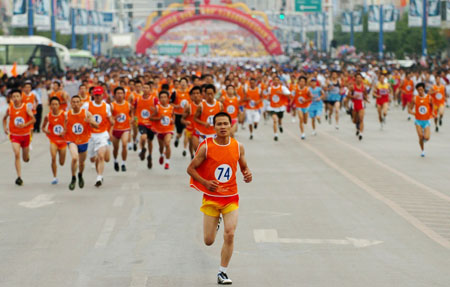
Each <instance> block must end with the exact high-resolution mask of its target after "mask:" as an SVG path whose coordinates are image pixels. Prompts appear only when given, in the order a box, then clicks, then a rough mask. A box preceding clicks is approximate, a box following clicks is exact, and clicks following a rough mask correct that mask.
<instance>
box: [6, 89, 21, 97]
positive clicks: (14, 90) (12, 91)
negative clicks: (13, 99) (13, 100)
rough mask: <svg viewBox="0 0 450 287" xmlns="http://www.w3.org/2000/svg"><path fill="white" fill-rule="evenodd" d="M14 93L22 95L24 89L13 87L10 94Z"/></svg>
mask: <svg viewBox="0 0 450 287" xmlns="http://www.w3.org/2000/svg"><path fill="white" fill-rule="evenodd" d="M14 93H19V94H20V95H22V91H21V90H19V89H12V90H11V91H10V92H9V94H10V95H11V96H12V94H14Z"/></svg>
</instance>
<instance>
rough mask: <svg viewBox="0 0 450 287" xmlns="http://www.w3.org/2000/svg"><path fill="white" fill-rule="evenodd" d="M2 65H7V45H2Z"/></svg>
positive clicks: (0, 47)
mask: <svg viewBox="0 0 450 287" xmlns="http://www.w3.org/2000/svg"><path fill="white" fill-rule="evenodd" d="M0 65H6V46H3V45H0Z"/></svg>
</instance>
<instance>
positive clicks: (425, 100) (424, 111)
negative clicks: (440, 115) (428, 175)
mask: <svg viewBox="0 0 450 287" xmlns="http://www.w3.org/2000/svg"><path fill="white" fill-rule="evenodd" d="M416 90H417V92H418V94H417V96H414V98H413V100H412V101H411V103H410V104H409V109H408V112H409V113H410V114H411V115H414V116H415V118H416V121H415V125H416V131H417V135H418V137H419V145H420V149H421V150H422V153H421V154H420V156H421V157H425V143H426V142H427V141H429V140H430V119H431V118H432V111H433V99H432V98H431V96H430V95H427V94H425V84H424V83H418V84H417V85H416ZM414 107H415V109H414Z"/></svg>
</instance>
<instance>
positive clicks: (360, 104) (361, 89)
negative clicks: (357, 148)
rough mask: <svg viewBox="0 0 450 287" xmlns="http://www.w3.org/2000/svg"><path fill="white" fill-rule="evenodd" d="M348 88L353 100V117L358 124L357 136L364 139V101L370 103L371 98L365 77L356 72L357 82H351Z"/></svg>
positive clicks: (349, 95)
mask: <svg viewBox="0 0 450 287" xmlns="http://www.w3.org/2000/svg"><path fill="white" fill-rule="evenodd" d="M348 89H349V93H348V97H349V98H350V99H351V100H352V102H353V108H352V119H353V123H354V124H355V126H356V136H357V137H358V138H359V140H362V139H363V132H364V102H367V103H369V100H368V98H367V91H366V88H365V86H364V83H363V77H362V75H361V74H360V73H357V74H356V78H355V83H354V84H350V86H349V88H348Z"/></svg>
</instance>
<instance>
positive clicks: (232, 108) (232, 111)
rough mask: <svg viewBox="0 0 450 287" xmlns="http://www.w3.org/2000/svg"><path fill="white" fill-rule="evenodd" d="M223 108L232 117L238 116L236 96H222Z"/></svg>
mask: <svg viewBox="0 0 450 287" xmlns="http://www.w3.org/2000/svg"><path fill="white" fill-rule="evenodd" d="M223 108H224V110H225V112H227V113H228V114H229V115H230V117H231V118H232V119H236V118H237V117H238V112H239V101H238V98H237V97H231V98H230V97H228V96H225V97H224V101H223Z"/></svg>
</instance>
